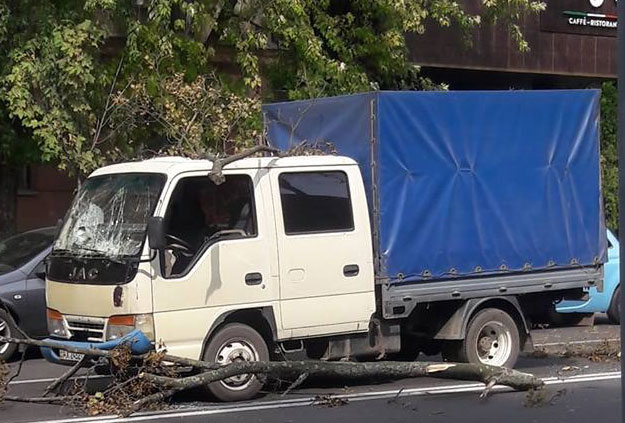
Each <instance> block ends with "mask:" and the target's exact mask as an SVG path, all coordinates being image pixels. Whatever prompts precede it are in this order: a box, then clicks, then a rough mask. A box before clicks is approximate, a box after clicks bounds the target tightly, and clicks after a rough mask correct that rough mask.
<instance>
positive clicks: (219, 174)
mask: <svg viewBox="0 0 625 423" xmlns="http://www.w3.org/2000/svg"><path fill="white" fill-rule="evenodd" d="M261 152H268V153H273V154H277V155H279V154H280V150H278V149H277V148H274V147H269V146H268V145H255V146H254V147H252V148H249V149H247V150H245V151H242V152H240V153H237V154H233V155H231V156H227V157H223V158H220V157H218V156H215V155H213V154H210V153H206V154H205V156H206V158H207V159H208V160H210V161H212V162H213V168H212V169H211V171H210V172H209V173H208V177H209V178H210V180H211V181H213V183H214V184H215V185H221V184H223V183H224V181H225V180H226V178H225V177H224V175H223V168H224V167H225V166H226V165H228V164H230V163H233V162H236V161H237V160H241V159H244V158H246V157H250V156H253V155H255V154H258V153H261Z"/></svg>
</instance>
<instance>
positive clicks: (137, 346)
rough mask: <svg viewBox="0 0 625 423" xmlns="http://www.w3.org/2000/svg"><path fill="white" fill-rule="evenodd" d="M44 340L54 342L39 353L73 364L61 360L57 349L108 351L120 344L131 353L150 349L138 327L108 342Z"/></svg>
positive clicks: (52, 360) (59, 362) (62, 361)
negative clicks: (127, 347) (128, 348)
mask: <svg viewBox="0 0 625 423" xmlns="http://www.w3.org/2000/svg"><path fill="white" fill-rule="evenodd" d="M45 341H46V342H50V343H53V344H55V346H54V347H41V354H43V357H44V358H45V359H46V360H48V361H49V362H51V363H55V364H63V365H74V364H76V362H75V361H70V360H63V359H61V358H60V357H59V353H58V351H59V350H67V348H81V349H96V350H104V351H110V350H112V349H114V348H116V347H119V346H121V345H128V346H129V347H130V352H131V353H132V354H133V355H140V354H145V353H147V352H148V351H150V350H151V349H152V344H151V342H150V340H149V339H148V338H147V337H146V336H145V335H144V334H143V332H141V331H140V330H138V329H135V330H133V331H132V332H130V333H128V334H127V335H125V336H123V337H121V338H119V339H116V340H114V341H108V342H95V343H94V342H76V341H66V340H61V339H54V338H47V339H45Z"/></svg>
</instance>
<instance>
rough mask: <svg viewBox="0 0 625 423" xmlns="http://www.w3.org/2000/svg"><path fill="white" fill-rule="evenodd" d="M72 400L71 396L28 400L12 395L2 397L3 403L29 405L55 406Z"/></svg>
mask: <svg viewBox="0 0 625 423" xmlns="http://www.w3.org/2000/svg"><path fill="white" fill-rule="evenodd" d="M71 399H73V397H71V396H69V397H68V396H64V397H34V398H28V397H17V396H14V395H5V396H4V400H5V401H13V402H29V403H39V404H55V403H64V402H66V401H69V400H71Z"/></svg>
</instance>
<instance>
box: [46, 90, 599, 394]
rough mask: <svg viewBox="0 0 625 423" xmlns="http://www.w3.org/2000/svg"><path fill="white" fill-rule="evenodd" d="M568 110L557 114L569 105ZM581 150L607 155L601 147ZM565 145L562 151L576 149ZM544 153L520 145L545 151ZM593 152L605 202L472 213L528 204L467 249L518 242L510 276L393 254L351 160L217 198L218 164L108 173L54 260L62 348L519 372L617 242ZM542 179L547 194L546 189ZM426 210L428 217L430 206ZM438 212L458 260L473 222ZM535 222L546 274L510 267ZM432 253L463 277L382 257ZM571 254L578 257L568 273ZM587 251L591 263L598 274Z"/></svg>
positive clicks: (83, 197)
mask: <svg viewBox="0 0 625 423" xmlns="http://www.w3.org/2000/svg"><path fill="white" fill-rule="evenodd" d="M565 100H566V101H563V102H562V107H566V105H567V104H569V105H570V104H572V103H574V102H573V101H572V100H571V99H570V98H566V99H565ZM584 101H587V98H586V97H584ZM531 114H532V116H533V115H534V112H533V111H532V112H531ZM516 115H517V117H518V113H516ZM591 124H592V123H590V125H591ZM552 129H553V128H550V136H553V131H552ZM556 138H557V136H556ZM378 139H379V140H380V142H382V141H383V140H381V139H380V138H378ZM585 140H586V141H585V142H589V143H596V142H597V139H596V137H595V138H594V139H593V138H592V136H590V138H586V139H585ZM556 142H561V141H558V140H556ZM561 143H562V147H561V148H562V150H563V151H564V150H566V149H567V148H568V144H566V143H563V142H561ZM365 145H368V142H365ZM537 145H538V143H532V142H529V143H526V145H525V146H521V147H519V148H528V149H530V150H532V151H534V150H536V146H537ZM548 145H549V144H547V148H548ZM492 148H493V149H495V150H497V149H500V150H502V154H501V155H500V157H499V159H501V160H502V161H501V162H500V164H496V163H495V164H494V165H493V166H494V167H493V166H486V168H487V172H497V177H496V178H494V179H493V181H494V182H493V183H495V184H512V185H514V184H516V183H517V182H515V181H516V180H517V179H518V178H519V176H522V177H524V178H525V181H524V183H527V184H532V183H536V182H535V181H534V182H533V179H532V178H533V177H532V172H533V171H532V170H531V169H534V167H532V166H530V164H531V163H530V164H527V165H526V164H521V165H516V166H510V163H506V162H505V160H504V159H506V155H505V152H503V149H510V148H511V147H510V146H507V147H505V148H504V147H498V146H492ZM539 150H540V149H539ZM540 151H542V150H540ZM575 151H576V152H575V154H582V153H583V152H582V153H580V150H579V149H578V150H575ZM588 151H589V153H588V154H589V155H590V158H588V160H581V161H578V163H577V164H571V165H570V166H569V168H568V170H567V172H570V173H575V172H578V173H580V174H584V175H591V177H590V180H589V179H585V180H584V182H583V183H584V184H585V186H586V187H587V190H588V192H590V193H591V194H592V193H594V195H595V197H596V198H592V199H591V201H592V202H596V203H597V204H595V206H594V207H588V208H583V207H581V206H580V207H578V208H577V209H576V210H574V211H572V212H567V213H568V214H567V213H559V212H555V214H554V213H553V210H552V209H551V208H549V207H555V204H556V203H553V202H550V201H551V200H553V198H552V197H554V195H551V194H550V191H549V189H547V188H545V186H542V185H540V183H538V185H536V186H534V187H533V189H532V190H531V191H532V192H533V193H534V194H536V192H535V191H534V190H538V196H539V197H540V196H547V197H548V198H547V200H548V201H547V202H546V204H548V206H545V205H544V204H541V203H540V202H538V204H534V203H529V202H528V199H527V198H525V197H524V195H525V194H524V193H523V192H521V191H522V190H520V191H519V193H517V194H516V195H517V196H520V197H521V198H516V200H514V201H513V197H514V196H511V197H508V198H506V199H505V201H503V200H502V201H500V202H498V200H497V199H490V200H489V201H484V202H483V203H482V205H481V206H476V207H481V208H480V211H481V212H482V213H485V216H490V219H491V221H495V220H496V214H497V213H498V212H502V210H503V213H512V212H514V213H515V218H519V214H520V211H519V210H518V209H517V206H518V204H519V203H518V202H519V201H520V202H526V204H527V208H526V209H525V210H523V211H522V213H523V214H527V215H528V216H527V217H528V218H529V220H528V221H520V220H519V221H517V222H516V223H515V225H512V226H513V227H512V228H511V229H510V230H509V231H508V232H507V233H505V234H504V240H503V241H501V242H499V244H498V245H497V241H496V240H493V239H490V240H489V239H484V240H482V242H481V243H479V242H476V241H475V240H469V242H476V243H475V244H474V246H475V249H478V250H480V249H481V250H482V252H485V254H487V255H488V254H489V251H490V250H488V248H491V247H493V246H494V248H495V249H497V248H506V247H501V245H504V244H506V243H510V242H511V241H514V242H511V243H512V244H514V246H512V247H508V248H509V250H510V251H507V252H506V251H504V252H502V251H501V250H499V254H503V255H505V256H506V261H505V263H507V266H508V267H507V268H504V267H499V268H497V269H494V270H491V269H489V268H487V267H484V268H482V269H477V270H476V269H475V266H477V265H479V263H474V262H472V261H470V260H469V261H468V263H469V265H470V266H472V267H471V269H472V270H473V271H472V272H471V274H464V273H463V269H464V267H463V264H464V261H467V259H466V254H465V253H467V252H465V251H464V250H462V251H458V250H453V249H451V248H450V250H449V251H437V249H436V247H435V246H434V245H431V244H429V245H425V246H423V245H418V244H417V243H414V244H411V245H395V246H392V247H389V246H384V241H383V239H384V233H383V232H384V231H383V228H384V224H383V223H380V222H381V220H383V219H384V218H380V219H381V220H380V219H378V217H376V216H378V214H377V213H378V209H376V207H378V206H375V207H374V206H373V205H372V204H371V203H372V201H371V199H372V198H375V197H374V196H380V197H379V200H380V201H379V202H377V201H373V203H374V204H378V205H380V208H381V209H383V208H384V205H385V204H384V202H385V201H388V200H387V198H389V197H385V196H384V189H385V188H384V187H383V184H382V187H378V188H376V190H377V191H376V193H374V194H373V195H372V189H371V185H370V184H369V183H368V182H366V179H367V180H370V175H369V176H367V177H366V179H363V176H362V173H361V170H362V167H363V164H362V162H359V161H356V160H354V159H352V158H349V157H345V156H332V155H325V156H295V157H254V158H246V159H242V160H239V161H236V162H234V163H232V164H229V165H227V166H226V167H225V168H224V170H223V175H224V177H225V182H223V183H222V184H220V185H217V184H215V183H213V182H212V181H211V179H210V178H209V177H208V174H209V172H210V171H211V169H212V163H211V162H210V161H207V160H191V159H186V158H178V157H163V158H156V159H151V160H145V161H139V162H129V163H122V164H115V165H111V166H107V167H104V168H101V169H99V170H97V171H95V172H94V173H93V174H91V175H90V176H89V178H88V179H87V180H86V181H85V182H84V184H83V185H82V187H81V189H80V191H79V193H78V194H77V196H76V198H75V200H74V203H73V205H72V207H71V209H70V211H69V212H68V214H67V216H66V218H65V221H64V225H63V227H62V229H61V230H60V234H59V236H58V238H57V240H56V242H55V246H54V249H53V252H52V254H51V256H50V259H49V264H48V269H47V307H48V311H47V313H48V326H49V331H50V335H51V337H52V338H53V339H57V340H58V339H64V340H70V341H74V342H85V343H89V344H94V343H96V344H97V343H98V342H104V341H110V340H115V339H120V337H122V336H124V335H125V334H127V333H129V332H130V331H132V330H134V329H139V330H141V331H142V332H143V333H144V334H145V335H146V336H147V337H148V338H149V340H150V341H151V342H152V343H153V345H154V348H162V347H163V346H164V347H166V348H167V350H168V352H169V353H171V354H174V355H178V356H183V357H189V358H196V359H204V360H208V361H214V362H218V363H224V364H226V363H230V362H234V361H238V360H268V359H272V360H277V359H283V358H285V357H289V356H291V357H302V356H304V357H306V358H310V359H321V360H336V359H343V358H370V359H381V358H385V357H395V358H398V357H399V358H408V359H414V358H416V356H417V355H418V354H419V353H420V352H424V353H426V354H437V353H439V352H442V354H443V357H444V358H445V359H448V360H459V361H468V362H479V363H487V364H493V365H503V366H513V365H514V363H515V361H516V359H517V356H518V354H519V352H520V350H521V349H522V348H523V347H524V346H525V347H529V346H531V337H530V333H529V329H530V326H531V322H532V321H535V320H538V319H540V317H541V316H542V315H544V314H546V312H547V311H548V310H549V309H550V308H551V307H553V303H554V302H555V301H558V300H560V299H562V298H565V297H566V298H580V297H582V296H583V290H582V289H583V288H584V287H590V286H597V287H599V288H600V287H601V282H602V254H605V251H603V252H602V251H601V249H602V248H604V249H605V247H604V245H603V244H602V242H603V243H605V240H604V239H603V241H602V238H601V235H600V232H599V231H600V230H601V225H602V215H601V208H600V207H599V206H598V204H599V203H600V188H599V176H598V172H596V170H597V168H598V157H597V155H596V154H594V155H593V153H592V151H593V149H592V148H591V149H589V150H588ZM594 151H595V152H596V151H597V150H596V149H594ZM487 157H493V156H492V155H491V154H488V155H487ZM563 157H570V155H567V154H564V156H563ZM510 160H513V158H511V159H510ZM557 160H558V159H557V158H556V159H554V161H557ZM595 162H596V163H595ZM589 163H590V165H589ZM528 166H529V167H531V169H530V171H529V172H528V171H527V169H528ZM588 166H590V167H591V169H590V170H589V169H588ZM538 173H539V174H541V175H543V174H544V172H542V171H539V172H538ZM547 173H548V172H547ZM474 174H475V175H477V174H479V169H475V170H474ZM543 176H544V175H543ZM543 176H539V178H538V179H537V180H540V181H543V182H544V178H543ZM425 177H426V178H427V175H426V176H425ZM400 185H401V184H400ZM391 187H394V185H391ZM389 189H394V188H389ZM400 189H404V188H400ZM470 189H474V188H470ZM387 194H388V193H387ZM534 194H532V195H534ZM388 195H389V196H390V194H388ZM427 195H434V196H438V195H440V193H437V191H436V190H434V191H432V193H430V194H427ZM558 195H564V196H565V197H566V196H567V194H566V193H565V194H562V192H559V194H558ZM558 195H555V197H557V196H558ZM567 198H568V197H567ZM421 200H422V198H410V196H408V197H406V198H403V199H402V200H400V202H398V203H396V206H397V207H398V208H400V211H401V212H402V215H403V216H410V213H411V211H414V212H415V213H416V212H417V208H418V203H420V202H421ZM427 200H428V201H427V204H428V205H429V206H430V207H434V202H435V199H434V198H429V199H427ZM578 200H579V199H578ZM515 201H516V203H515ZM450 206H454V205H450ZM456 206H459V205H456ZM402 207H403V209H402ZM447 210H448V211H449V209H447ZM511 210H512V212H511ZM474 211H475V210H474ZM432 212H433V213H434V214H433V215H432V216H431V219H433V220H436V221H439V220H441V219H442V220H443V221H444V222H443V223H445V222H446V223H447V225H448V226H447V227H448V228H451V229H450V230H454V231H456V232H453V231H452V232H451V233H450V232H446V233H443V232H441V233H439V234H438V236H440V237H443V238H445V237H447V239H448V240H449V245H450V246H453V245H456V244H457V243H454V242H452V241H453V239H455V238H453V236H468V235H467V233H468V232H467V229H466V227H464V226H462V225H463V224H465V225H473V224H474V223H466V221H464V220H462V219H459V218H457V217H455V218H453V219H451V220H450V219H449V216H446V214H445V212H443V211H442V210H440V209H439V210H435V209H434V208H433V209H432ZM451 214H452V215H453V213H451ZM415 215H416V214H415ZM537 218H545V219H546V220H548V222H545V223H546V224H548V225H556V226H552V229H553V231H552V232H551V233H550V234H544V235H545V236H546V237H545V242H544V243H543V244H542V245H538V244H535V241H536V239H530V241H529V243H530V244H532V245H534V247H536V248H537V250H538V251H542V252H543V253H544V256H543V257H542V258H541V260H543V262H544V263H538V262H537V261H536V259H535V260H534V261H533V262H532V263H531V265H524V267H522V268H515V267H513V266H514V258H515V257H514V256H515V254H522V253H523V250H524V248H525V247H524V246H523V244H524V243H525V244H528V242H526V241H527V239H528V238H532V237H534V236H535V232H534V231H532V230H530V229H529V228H528V227H527V224H528V223H527V222H532V221H534V222H535V221H536V219H537ZM578 218H579V219H582V218H583V219H582V220H583V221H584V222H585V223H588V224H592V225H597V228H596V229H597V233H596V234H595V233H594V230H593V231H587V232H586V235H585V237H582V238H583V239H584V240H585V241H584V242H581V244H583V245H582V246H581V247H579V248H578V246H576V245H575V243H576V242H577V241H576V240H578V239H579V237H576V236H573V235H571V234H568V235H567V236H564V235H561V234H559V233H558V232H557V231H558V227H559V225H560V224H566V225H568V226H567V227H568V228H569V231H576V230H578V229H577V228H576V225H578V224H579V219H578ZM387 219H388V217H387ZM396 219H400V218H398V217H396V216H395V217H392V218H390V220H388V223H389V225H390V226H391V227H392V226H393V225H396V226H398V227H397V228H396V229H397V230H398V231H399V232H400V234H399V235H401V234H405V233H406V232H408V233H411V234H412V235H411V236H415V237H418V236H419V230H420V228H421V229H424V230H428V231H429V230H430V229H427V228H426V226H427V222H423V221H420V220H415V219H407V220H405V222H404V223H403V224H401V225H400V223H401V222H399V221H397V222H396ZM553 219H560V220H563V222H560V223H555V224H554V223H553ZM406 222H408V223H406ZM410 222H412V223H410ZM463 222H464V223H463ZM469 222H470V220H469ZM489 224H490V223H489V221H488V220H484V221H482V223H481V224H480V225H478V226H479V227H478V228H477V229H479V231H481V233H487V232H484V231H487V230H488V228H487V226H488V225H489ZM474 229H475V228H474ZM458 231H459V232H458ZM458 234H460V235H458ZM462 234H464V235H462ZM588 234H590V235H588ZM602 234H603V237H605V231H603V232H602ZM399 235H398V236H399ZM547 236H548V237H560V238H564V239H555V240H553V239H549V240H547ZM592 237H595V238H596V239H594V238H592ZM571 240H573V241H571ZM415 242H416V241H415ZM489 245H490V247H489ZM553 246H555V247H553ZM562 246H564V247H562ZM393 248H396V249H397V248H398V250H393ZM424 248H425V254H430V255H432V256H441V254H442V256H447V257H448V258H450V259H451V260H455V263H456V264H455V265H454V266H455V268H456V270H455V272H454V271H450V272H449V274H447V275H440V274H437V273H436V267H435V266H434V265H431V266H430V265H428V267H427V268H426V267H425V266H422V268H423V269H424V270H423V271H422V272H420V273H419V274H417V273H416V272H412V273H410V272H406V273H402V274H393V273H392V272H391V271H389V269H390V268H391V267H392V265H393V264H392V260H389V257H388V254H387V253H388V251H391V252H392V254H395V255H396V256H398V255H401V254H403V255H406V256H407V257H409V259H408V261H406V262H405V263H404V264H405V266H412V265H413V264H414V263H419V262H420V257H421V256H419V254H420V253H419V250H420V249H421V250H423V249H424ZM560 248H564V249H567V248H568V250H567V251H566V252H565V254H573V255H574V256H573V257H571V258H570V259H569V258H568V257H567V259H566V262H565V263H562V262H561V260H560V258H559V255H558V251H559V250H558V249H560ZM580 248H581V249H580ZM584 248H585V249H587V250H588V249H589V250H591V252H590V254H591V255H592V256H593V260H591V261H590V262H589V261H588V259H587V258H586V255H585V254H586V251H582V250H584ZM393 251H396V252H393ZM469 252H470V251H469ZM385 254H386V256H385ZM385 257H386V258H385ZM424 257H425V256H424ZM573 259H576V262H573V261H572V260H573ZM423 260H427V259H426V258H424V259H423ZM413 262H414V263H413ZM528 263H529V262H528ZM528 266H529V267H528ZM426 270H427V271H426ZM415 275H416V276H415ZM46 358H48V359H49V360H51V361H55V362H61V363H65V364H67V363H71V362H73V361H75V360H77V359H79V358H80V357H77V356H75V355H72V354H69V353H67V352H65V351H63V350H62V349H56V350H53V351H52V352H51V353H49V354H47V355H46ZM261 386H262V384H261V382H260V380H259V379H258V378H256V377H255V376H253V375H243V376H239V377H234V378H230V379H227V380H224V381H222V382H218V383H214V384H212V385H210V388H209V389H210V390H211V392H212V393H213V394H214V395H215V396H216V397H217V398H219V399H221V400H226V401H232V400H242V399H249V398H251V397H253V396H254V395H256V394H257V393H258V391H259V390H260V388H261Z"/></svg>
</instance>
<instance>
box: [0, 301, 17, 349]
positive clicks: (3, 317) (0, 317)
mask: <svg viewBox="0 0 625 423" xmlns="http://www.w3.org/2000/svg"><path fill="white" fill-rule="evenodd" d="M0 336H4V337H7V338H8V337H17V336H18V331H17V328H16V327H15V325H14V324H13V319H12V318H11V316H9V315H8V313H7V312H6V311H4V310H0ZM15 351H17V344H9V343H6V344H3V343H0V361H9V359H11V357H12V356H13V354H15Z"/></svg>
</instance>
